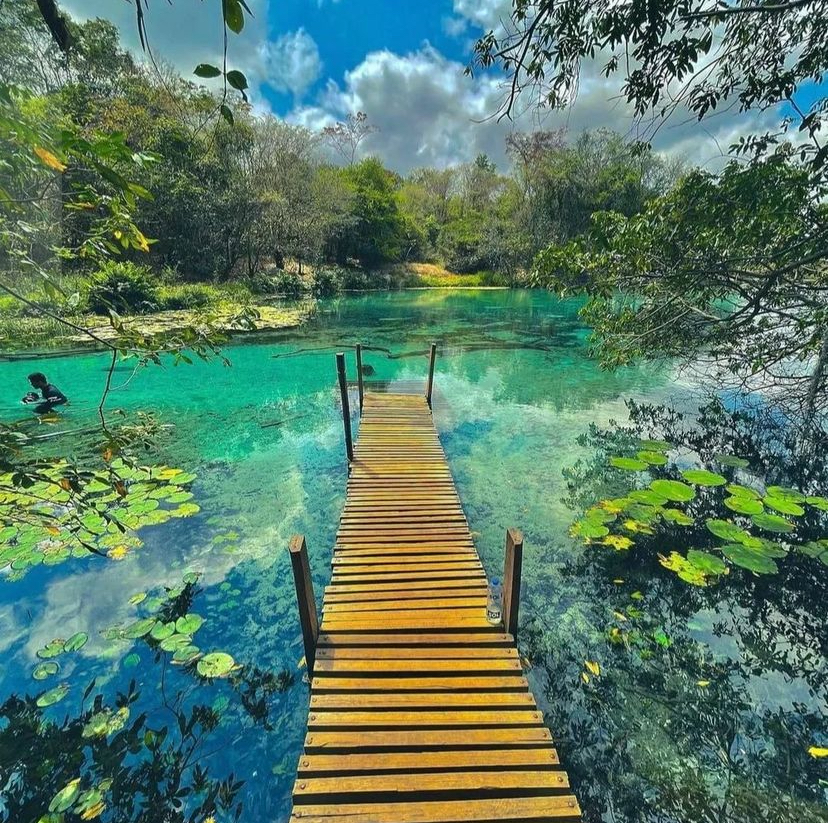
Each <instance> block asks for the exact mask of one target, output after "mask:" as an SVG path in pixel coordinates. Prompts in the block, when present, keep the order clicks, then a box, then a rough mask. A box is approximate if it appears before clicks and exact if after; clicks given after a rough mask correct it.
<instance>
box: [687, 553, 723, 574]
mask: <svg viewBox="0 0 828 823" xmlns="http://www.w3.org/2000/svg"><path fill="white" fill-rule="evenodd" d="M687 559H688V561H689V562H690V563H692V564H693V565H694V566H695V567H696V568H697V569H701V571H703V572H704V573H705V574H713V575H720V574H726V573H727V564H726V563H725V562H724V561H723V560H722V559H721V558H720V557H716V555H715V554H710V552H703V551H699V550H698V549H690V551H688V552H687Z"/></svg>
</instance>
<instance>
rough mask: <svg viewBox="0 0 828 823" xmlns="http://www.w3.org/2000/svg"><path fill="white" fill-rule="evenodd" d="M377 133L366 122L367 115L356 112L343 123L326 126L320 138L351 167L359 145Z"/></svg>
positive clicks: (375, 128)
mask: <svg viewBox="0 0 828 823" xmlns="http://www.w3.org/2000/svg"><path fill="white" fill-rule="evenodd" d="M377 131H379V129H378V128H377V127H376V126H372V125H371V124H370V123H369V122H368V115H367V114H366V113H365V112H364V111H358V112H357V113H356V114H349V115H348V116H347V117H346V118H345V120H344V121H340V122H338V123H336V125H334V126H326V127H325V128H324V129H323V130H322V136H323V137H324V139H325V141H326V142H327V143H328V145H330V146H331V147H332V148H333V149H335V150H336V152H337V153H338V154H340V155H342V157H343V158H344V159H345V162H346V163H347V164H348V165H349V166H353V164H354V161H355V160H356V154H357V150H358V149H359V144H360V143H361V142H362V141H363V140H364V139H365V138H366V137H368V135H370V134H374V133H375V132H377Z"/></svg>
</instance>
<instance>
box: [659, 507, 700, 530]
mask: <svg viewBox="0 0 828 823" xmlns="http://www.w3.org/2000/svg"><path fill="white" fill-rule="evenodd" d="M661 516H662V517H663V518H664V519H665V520H666V521H668V522H669V523H675V524H676V525H677V526H692V525H693V524H694V523H695V522H696V521H695V520H693V518H692V517H690V515H689V514H685V513H684V512H683V511H681V510H680V509H671V508H664V509H662V510H661Z"/></svg>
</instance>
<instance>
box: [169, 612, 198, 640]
mask: <svg viewBox="0 0 828 823" xmlns="http://www.w3.org/2000/svg"><path fill="white" fill-rule="evenodd" d="M203 624H204V618H203V617H201V615H198V614H187V615H185V616H184V617H179V618H178V620H176V621H175V630H176V631H177V632H179V633H180V634H190V635H192V634H195V633H196V632H197V631H198V630H199V629H200V628H201V627H202V625H203Z"/></svg>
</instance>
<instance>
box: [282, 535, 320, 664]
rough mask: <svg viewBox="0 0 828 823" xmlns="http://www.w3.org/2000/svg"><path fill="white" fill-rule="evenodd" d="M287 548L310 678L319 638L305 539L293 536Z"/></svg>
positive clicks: (300, 536)
mask: <svg viewBox="0 0 828 823" xmlns="http://www.w3.org/2000/svg"><path fill="white" fill-rule="evenodd" d="M289 548H290V565H291V566H292V567H293V582H294V584H295V585H296V602H297V605H298V606H299V623H300V624H301V626H302V640H303V642H304V644H305V663H306V664H307V667H308V677H312V676H313V664H314V662H315V660H316V640H317V638H318V637H319V620H318V619H317V616H316V599H315V598H314V595H313V580H312V579H311V574H310V563H308V549H307V546H306V545H305V538H304V537H303V536H302V535H301V534H294V535H293V537H291V538H290V547H289Z"/></svg>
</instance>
